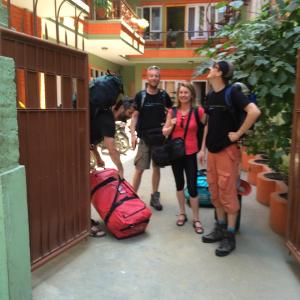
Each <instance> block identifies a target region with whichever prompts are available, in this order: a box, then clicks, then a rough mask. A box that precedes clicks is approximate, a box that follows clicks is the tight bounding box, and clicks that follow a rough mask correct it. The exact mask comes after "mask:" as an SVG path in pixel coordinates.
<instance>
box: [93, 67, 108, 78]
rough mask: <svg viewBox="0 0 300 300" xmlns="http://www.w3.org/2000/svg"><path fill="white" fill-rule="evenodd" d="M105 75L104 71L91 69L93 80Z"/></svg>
mask: <svg viewBox="0 0 300 300" xmlns="http://www.w3.org/2000/svg"><path fill="white" fill-rule="evenodd" d="M103 75H105V72H104V71H103V70H99V69H96V68H91V73H90V77H91V78H96V77H98V76H103Z"/></svg>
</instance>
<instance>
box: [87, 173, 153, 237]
mask: <svg viewBox="0 0 300 300" xmlns="http://www.w3.org/2000/svg"><path fill="white" fill-rule="evenodd" d="M90 181H91V196H92V204H93V205H94V207H95V209H96V210H97V211H98V213H99V215H100V216H101V218H102V219H103V220H104V222H105V224H106V226H107V228H108V230H109V231H110V232H111V233H112V234H113V235H114V236H115V237H116V238H118V239H121V238H127V237H130V236H134V235H138V234H140V233H143V232H144V231H145V230H146V227H147V225H148V223H149V220H150V217H151V214H152V212H151V210H150V209H149V208H148V207H147V206H146V204H145V203H144V202H143V201H142V200H141V199H140V198H139V197H138V195H137V194H136V193H135V192H134V190H133V188H132V186H131V185H130V184H129V183H128V182H127V181H126V180H124V179H123V180H120V178H119V176H118V172H117V170H115V169H104V170H101V171H97V170H95V171H93V172H92V173H91V174H90Z"/></svg>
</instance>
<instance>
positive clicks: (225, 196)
mask: <svg viewBox="0 0 300 300" xmlns="http://www.w3.org/2000/svg"><path fill="white" fill-rule="evenodd" d="M240 156H241V151H240V148H239V146H238V145H236V144H233V145H230V146H228V147H227V148H225V149H224V150H222V151H220V152H218V153H211V152H208V155H207V182H208V185H209V191H210V193H211V199H212V203H213V205H214V206H215V207H217V208H218V207H222V208H223V209H224V211H225V212H226V213H229V214H234V213H236V212H238V211H239V209H240V204H239V201H238V198H237V179H238V174H239V163H240Z"/></svg>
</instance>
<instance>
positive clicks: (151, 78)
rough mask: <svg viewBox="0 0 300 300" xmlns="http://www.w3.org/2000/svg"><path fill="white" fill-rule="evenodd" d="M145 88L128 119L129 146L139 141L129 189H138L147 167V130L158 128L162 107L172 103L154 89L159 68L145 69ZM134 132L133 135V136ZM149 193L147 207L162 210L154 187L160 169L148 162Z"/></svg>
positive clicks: (148, 144)
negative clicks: (150, 187) (151, 171)
mask: <svg viewBox="0 0 300 300" xmlns="http://www.w3.org/2000/svg"><path fill="white" fill-rule="evenodd" d="M147 79H148V86H147V89H146V90H143V91H140V92H139V93H137V95H136V97H135V103H136V111H135V113H134V114H133V117H132V119H131V128H130V129H131V143H132V148H133V149H135V147H136V142H137V137H139V138H140V142H139V146H138V151H137V155H136V157H135V160H134V164H135V173H134V176H133V183H132V186H133V188H134V189H135V191H137V190H138V188H139V186H140V183H141V179H142V175H143V172H144V170H146V169H149V168H150V162H151V156H152V155H151V154H152V153H151V149H152V148H151V144H150V142H149V140H148V139H147V138H148V135H149V130H151V129H156V128H160V129H161V128H162V126H163V124H164V123H165V120H166V108H170V107H172V101H171V99H170V97H169V95H168V94H167V92H166V91H163V90H160V89H159V88H158V85H159V82H160V69H159V68H158V67H156V66H151V67H149V68H148V69H147ZM136 132H137V136H136ZM152 168H153V173H152V194H151V199H150V205H151V206H152V207H154V208H155V209H156V210H162V209H163V207H162V205H161V203H160V193H159V192H158V186H159V181H160V168H159V167H158V166H157V165H155V163H154V162H152Z"/></svg>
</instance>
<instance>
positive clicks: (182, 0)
mask: <svg viewBox="0 0 300 300" xmlns="http://www.w3.org/2000/svg"><path fill="white" fill-rule="evenodd" d="M216 2H222V1H221V0H172V1H171V0H170V1H166V2H162V1H146V0H145V1H141V2H140V6H148V5H158V6H172V5H174V6H175V5H180V4H182V5H187V4H195V3H216Z"/></svg>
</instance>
